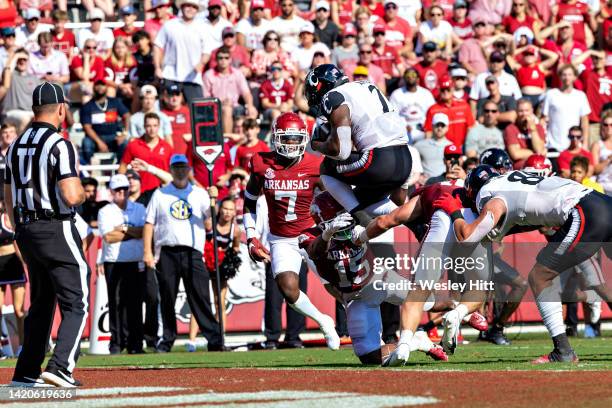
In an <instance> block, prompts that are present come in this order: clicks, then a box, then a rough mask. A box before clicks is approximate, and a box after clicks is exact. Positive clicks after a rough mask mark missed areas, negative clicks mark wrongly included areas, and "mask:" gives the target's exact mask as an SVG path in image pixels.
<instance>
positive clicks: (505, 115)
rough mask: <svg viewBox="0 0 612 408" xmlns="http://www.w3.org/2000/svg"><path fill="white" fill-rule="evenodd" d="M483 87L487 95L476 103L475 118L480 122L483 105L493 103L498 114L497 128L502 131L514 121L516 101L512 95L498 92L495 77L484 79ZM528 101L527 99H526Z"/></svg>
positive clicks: (490, 76) (482, 114)
mask: <svg viewBox="0 0 612 408" xmlns="http://www.w3.org/2000/svg"><path fill="white" fill-rule="evenodd" d="M485 86H486V87H487V91H488V93H489V95H488V96H487V97H484V98H480V99H479V100H478V102H477V103H476V117H477V118H478V120H479V121H482V118H483V117H484V105H485V104H486V103H487V102H489V101H490V102H495V104H497V107H498V109H499V112H500V114H499V115H498V117H497V122H498V124H497V126H498V127H500V128H501V129H504V128H505V127H506V126H508V125H509V124H510V123H513V122H514V121H515V120H516V100H515V99H514V97H513V96H512V95H502V94H501V93H500V90H499V82H498V79H497V77H496V76H495V75H489V76H488V77H487V78H486V79H485ZM527 99H529V98H527Z"/></svg>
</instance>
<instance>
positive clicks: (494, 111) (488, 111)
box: [484, 109, 499, 113]
mask: <svg viewBox="0 0 612 408" xmlns="http://www.w3.org/2000/svg"><path fill="white" fill-rule="evenodd" d="M497 112H499V111H498V110H497V109H485V110H484V113H497Z"/></svg>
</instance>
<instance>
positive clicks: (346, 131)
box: [330, 126, 353, 160]
mask: <svg viewBox="0 0 612 408" xmlns="http://www.w3.org/2000/svg"><path fill="white" fill-rule="evenodd" d="M336 133H337V134H338V142H339V145H340V147H339V151H338V155H337V156H330V159H334V160H346V159H348V158H349V156H350V155H351V150H352V148H353V142H352V141H351V127H350V126H339V127H338V128H336Z"/></svg>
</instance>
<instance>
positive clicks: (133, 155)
mask: <svg viewBox="0 0 612 408" xmlns="http://www.w3.org/2000/svg"><path fill="white" fill-rule="evenodd" d="M171 156H172V146H170V144H168V143H167V142H166V141H164V140H163V139H162V137H161V135H160V120H159V113H156V112H148V113H147V114H145V115H144V133H143V134H142V136H140V137H137V138H135V139H132V140H130V142H129V143H128V145H127V147H126V148H125V153H124V154H123V157H122V158H121V165H120V166H119V170H118V171H119V173H122V174H125V173H126V172H127V166H128V164H130V165H132V167H133V168H134V169H135V170H136V171H138V175H139V176H140V188H141V191H142V192H143V193H144V192H147V191H149V190H152V189H155V188H157V187H159V186H160V185H162V184H166V183H167V182H169V181H170V180H169V178H168V174H167V173H166V174H164V172H167V171H168V169H169V163H170V157H171ZM141 166H142V168H141Z"/></svg>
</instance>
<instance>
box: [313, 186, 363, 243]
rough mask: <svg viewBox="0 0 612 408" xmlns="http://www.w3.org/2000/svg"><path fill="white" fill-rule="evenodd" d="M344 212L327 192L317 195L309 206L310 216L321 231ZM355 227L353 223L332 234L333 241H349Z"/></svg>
mask: <svg viewBox="0 0 612 408" xmlns="http://www.w3.org/2000/svg"><path fill="white" fill-rule="evenodd" d="M345 212H346V210H345V209H344V207H342V205H340V203H339V202H337V201H336V199H335V198H334V197H332V195H331V194H329V192H328V191H323V192H322V193H319V194H317V195H316V196H315V197H314V198H313V199H312V203H311V204H310V215H311V216H312V218H313V219H314V221H315V222H316V223H317V225H318V226H319V228H321V229H322V230H323V229H325V224H327V223H329V222H331V221H332V220H333V219H334V218H336V217H337V216H338V215H340V214H342V213H345ZM355 225H356V223H355V222H353V223H352V224H351V225H349V226H348V227H346V228H344V229H343V230H341V231H338V232H337V233H336V234H334V239H337V240H347V239H351V231H352V229H353V227H354V226H355Z"/></svg>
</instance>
